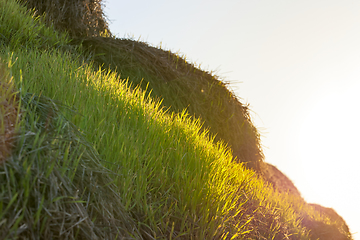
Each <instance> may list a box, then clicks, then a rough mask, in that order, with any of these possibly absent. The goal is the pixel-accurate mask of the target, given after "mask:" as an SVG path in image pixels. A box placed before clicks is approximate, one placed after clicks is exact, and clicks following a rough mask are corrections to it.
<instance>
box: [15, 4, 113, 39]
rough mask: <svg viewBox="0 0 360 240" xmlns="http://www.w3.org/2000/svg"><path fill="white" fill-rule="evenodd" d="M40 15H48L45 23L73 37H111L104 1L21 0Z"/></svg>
mask: <svg viewBox="0 0 360 240" xmlns="http://www.w3.org/2000/svg"><path fill="white" fill-rule="evenodd" d="M20 2H22V3H23V4H25V5H26V6H27V7H28V8H30V9H35V10H36V12H37V14H38V15H40V16H41V15H43V14H46V17H45V18H44V20H45V22H46V23H47V24H49V25H54V27H55V29H56V30H57V31H60V32H64V31H66V32H67V33H69V35H70V36H71V37H81V36H82V37H84V36H100V35H104V34H105V35H109V34H110V31H109V27H108V24H107V22H106V17H105V15H104V12H103V11H102V7H101V5H102V3H101V2H102V0H70V1H69V0H20Z"/></svg>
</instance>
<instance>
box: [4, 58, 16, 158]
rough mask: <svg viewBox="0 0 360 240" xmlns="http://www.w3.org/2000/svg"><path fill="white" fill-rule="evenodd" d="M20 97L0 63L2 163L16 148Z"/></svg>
mask: <svg viewBox="0 0 360 240" xmlns="http://www.w3.org/2000/svg"><path fill="white" fill-rule="evenodd" d="M18 106H19V104H18V97H17V96H16V94H15V90H14V86H13V85H12V82H11V78H10V76H9V73H8V71H7V70H6V68H5V66H4V65H3V64H2V63H0V121H1V122H0V163H3V162H4V161H5V159H6V158H7V157H8V156H9V155H10V154H11V151H12V149H13V148H14V145H15V142H14V136H15V135H16V129H15V127H16V124H17V122H18V120H19V116H20V114H19V108H18Z"/></svg>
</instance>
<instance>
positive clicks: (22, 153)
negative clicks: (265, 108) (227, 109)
mask: <svg viewBox="0 0 360 240" xmlns="http://www.w3.org/2000/svg"><path fill="white" fill-rule="evenodd" d="M0 23H1V24H0V40H1V50H0V58H1V61H2V63H1V68H0V69H1V71H0V80H1V86H2V92H1V99H2V102H1V105H0V106H1V109H0V110H1V112H0V113H1V125H0V127H1V128H0V130H1V136H2V138H1V143H0V144H2V145H0V150H1V154H2V156H3V157H2V159H1V160H2V164H1V166H0V178H1V180H0V187H1V190H0V238H1V239H54V238H59V239H318V238H319V239H351V236H350V234H349V231H348V229H347V226H346V224H345V222H344V221H343V220H342V219H341V218H338V216H337V215H336V213H335V215H336V216H335V217H334V216H333V213H332V212H331V211H320V210H321V209H322V208H320V210H319V208H318V206H312V205H308V204H306V203H305V202H304V201H303V200H302V199H301V197H299V196H297V195H292V194H287V193H280V192H278V191H275V190H274V189H273V188H272V187H271V186H269V185H268V184H267V183H266V182H264V181H263V180H262V178H260V177H258V175H257V174H256V173H255V172H254V171H253V170H251V169H248V168H245V167H244V163H241V162H239V161H233V156H232V151H231V149H230V148H229V147H227V146H225V145H224V144H223V143H222V142H221V141H219V140H220V138H214V137H213V135H211V134H210V133H209V132H208V130H207V128H206V127H203V124H204V122H203V121H204V120H202V119H199V118H196V115H195V117H194V116H193V115H192V113H191V111H194V112H195V110H196V109H194V110H191V111H190V110H188V111H186V110H182V109H181V106H180V105H179V107H178V108H177V109H176V111H173V109H172V108H170V109H167V108H163V107H162V106H161V100H160V99H158V98H153V97H152V95H151V93H150V92H147V91H143V90H142V88H141V82H139V83H138V82H137V80H136V79H134V81H132V78H133V77H132V76H134V78H136V76H138V78H141V77H142V76H143V75H141V74H142V73H141V71H142V69H145V68H146V66H149V65H143V67H142V68H139V69H140V70H139V71H140V73H139V72H134V73H132V74H130V73H127V74H128V76H130V77H129V78H128V77H127V76H126V75H125V76H124V72H121V71H120V73H121V76H122V78H120V75H119V74H117V73H116V72H114V71H110V70H108V69H102V68H101V67H100V68H99V67H98V66H97V65H94V64H93V63H92V62H91V61H89V60H90V58H89V53H90V54H91V52H90V51H88V52H87V53H85V52H84V50H86V46H85V49H84V46H83V47H80V46H77V45H76V42H77V41H78V43H80V42H83V41H82V40H81V41H80V40H79V39H74V38H73V39H70V38H69V37H67V36H66V34H64V33H60V32H58V31H56V30H55V29H54V28H53V27H52V26H45V25H44V23H43V18H39V17H36V15H35V14H34V12H33V11H29V10H27V9H26V8H25V7H22V6H20V5H19V3H18V2H16V1H10V0H0ZM109 39H113V38H109ZM104 41H112V40H104ZM129 43H131V41H129ZM144 48H145V47H144ZM150 51H155V50H150ZM173 56H175V55H171V54H170V57H173ZM128 57H129V55H127V53H126V52H125V53H124V59H125V60H126V59H128ZM179 59H180V58H179ZM125 60H124V61H125ZM128 60H129V59H128ZM128 60H126V61H128ZM179 61H183V60H179ZM164 62H166V61H164ZM130 63H131V62H130ZM155 66H157V65H155ZM183 66H186V65H183ZM147 71H150V72H151V71H152V70H151V69H150V70H147ZM155 71H156V69H155ZM191 71H195V72H198V73H200V75H203V76H204V73H203V72H200V70H197V69H195V68H192V70H191ZM157 72H160V71H157ZM155 73H156V72H155ZM148 76H149V74H148ZM155 76H156V75H155ZM209 76H211V75H210V74H209ZM145 77H146V76H145ZM149 77H154V75H153V76H149ZM158 77H159V76H158ZM183 77H184V76H183ZM191 78H193V82H194V84H195V83H196V79H195V78H194V77H193V76H192V77H191ZM211 79H214V78H211ZM209 81H210V80H209ZM178 84H180V81H179V83H178ZM149 85H150V82H149ZM218 85H219V86H220V88H219V89H224V90H216V91H218V92H216V93H219V94H224V95H225V96H226V97H225V99H234V100H233V101H234V106H235V105H236V104H235V100H236V99H235V98H234V96H233V95H231V94H230V93H229V92H228V91H225V90H226V88H225V86H224V85H222V84H220V83H219V82H217V81H215V80H213V81H212V82H211V81H210V82H209V85H208V88H205V86H206V85H205V84H204V83H202V86H201V87H200V89H201V90H204V91H203V92H204V95H207V96H206V97H205V98H204V103H203V104H207V103H206V101H205V100H206V99H207V100H210V99H213V98H210V96H211V94H213V93H214V92H213V91H212V89H213V88H216V86H218ZM182 86H183V85H182ZM178 87H179V88H180V89H179V91H186V88H184V89H185V90H184V89H181V86H180V85H179V86H178ZM173 88H174V87H173ZM163 90H164V91H166V88H165V87H163ZM158 94H159V93H157V95H155V96H159V95H158ZM179 95H180V94H179ZM228 96H230V97H228ZM164 101H165V99H164ZM221 101H223V100H221ZM225 103H226V101H225V102H222V104H223V105H224V104H225ZM182 104H183V103H182ZM196 104H197V103H195V105H196ZM231 104H232V103H231ZM237 104H238V105H239V106H241V107H240V109H243V111H242V114H244V116H242V118H240V119H242V120H241V121H243V122H244V124H245V123H246V124H248V126H249V129H252V128H253V127H252V124H251V121H250V119H249V118H246V114H245V113H246V106H243V105H241V104H240V103H239V102H238V103H237ZM196 108H198V109H199V111H203V110H201V104H199V105H197V107H196ZM218 111H221V109H218ZM189 112H190V114H191V115H190V114H189ZM201 116H202V115H201ZM205 121H208V120H207V119H205ZM221 124H225V123H221ZM220 127H221V125H220ZM212 131H213V130H212ZM252 132H253V133H255V138H254V137H253V136H250V137H249V139H248V140H249V142H250V143H252V144H254V145H253V146H252V148H253V149H255V148H258V147H259V144H258V142H256V141H258V139H257V137H256V129H255V128H253V129H252ZM249 135H250V134H249ZM245 136H247V135H246V134H245ZM254 139H255V140H254ZM254 141H255V142H254ZM243 143H244V144H247V141H246V137H245V139H244V140H243ZM258 149H259V148H258ZM233 151H235V150H234V149H233ZM259 154H260V152H259ZM330 212H331V214H330Z"/></svg>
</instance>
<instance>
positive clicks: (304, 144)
mask: <svg viewBox="0 0 360 240" xmlns="http://www.w3.org/2000/svg"><path fill="white" fill-rule="evenodd" d="M103 3H104V5H105V8H104V12H105V14H106V15H107V17H108V19H109V21H110V25H109V26H110V31H111V32H112V33H113V34H115V35H116V36H117V37H120V38H123V37H126V38H134V39H140V40H142V41H145V42H147V43H149V44H151V45H153V46H160V45H161V46H162V48H165V49H168V50H171V51H173V52H177V53H179V54H180V55H184V56H186V58H187V60H189V61H190V62H192V63H195V64H196V65H197V66H200V67H201V68H202V69H203V70H208V71H214V72H215V73H216V75H218V76H220V77H221V79H223V80H224V81H226V82H229V88H230V89H231V90H232V91H233V92H234V93H235V94H236V95H237V96H238V97H239V98H240V99H241V101H242V102H243V103H249V104H250V109H251V111H252V112H251V115H252V119H253V122H254V123H255V126H256V127H257V128H258V129H259V131H260V132H261V134H262V137H261V139H262V144H263V148H264V154H265V161H266V162H269V163H271V164H273V165H275V166H276V167H277V168H278V169H280V170H281V171H282V172H283V173H284V174H286V175H287V176H288V177H289V178H290V179H291V180H292V181H293V182H294V184H295V186H296V187H297V188H298V189H299V190H300V192H301V193H302V196H303V197H304V198H305V200H306V201H308V202H310V203H318V204H321V205H323V206H325V207H331V208H333V209H335V210H336V211H337V212H338V213H339V214H340V215H341V216H342V217H343V218H344V219H345V221H346V222H347V224H348V225H349V227H350V230H351V232H353V233H355V232H358V233H357V234H354V235H353V236H354V238H355V239H360V218H359V216H360V206H359V203H360V187H359V185H360V174H359V173H358V169H359V166H360V155H359V150H360V139H359V136H360V106H359V105H360V93H359V92H360V14H359V13H360V1H356V0H352V1H351V0H301V1H300V0H297V1H296V0H291V1H289V0H272V1H267V0H251V1H246V0H221V1H220V0H217V1H214V0H182V1H174V0H152V1H149V0H132V1H119V0H103Z"/></svg>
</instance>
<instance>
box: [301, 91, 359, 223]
mask: <svg viewBox="0 0 360 240" xmlns="http://www.w3.org/2000/svg"><path fill="white" fill-rule="evenodd" d="M359 89H360V84H354V85H352V86H349V87H347V88H344V89H343V90H340V91H339V90H338V89H337V90H336V89H333V91H327V92H326V93H325V94H323V95H322V96H319V98H318V100H317V101H315V102H314V104H313V106H312V108H311V109H309V112H308V114H307V115H306V116H305V119H304V120H303V122H302V125H301V126H300V128H299V135H298V140H299V141H298V148H299V151H298V152H299V153H300V155H301V156H299V157H300V159H301V161H302V164H301V165H302V169H301V171H302V173H303V176H304V179H303V180H302V183H301V189H300V190H301V192H302V194H303V196H304V198H305V199H306V200H307V201H309V202H315V203H320V204H321V205H324V206H326V207H332V208H334V209H335V210H336V211H338V213H339V214H340V215H341V216H343V217H344V218H345V219H349V218H352V217H353V216H354V211H358V212H359V213H358V214H357V215H359V214H360V210H356V209H353V207H354V206H357V205H358V202H359V201H360V192H359V191H356V189H358V183H360V175H359V174H358V169H359V168H358V166H359V165H360V164H359V162H360V157H359V154H358V153H357V149H358V148H359V145H360V140H359V135H360V124H359V123H360V112H359V107H358V104H359V103H360V95H359V94H358V93H357V90H359ZM349 193H351V196H354V197H355V198H354V197H352V198H347V197H346V196H349Z"/></svg>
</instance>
